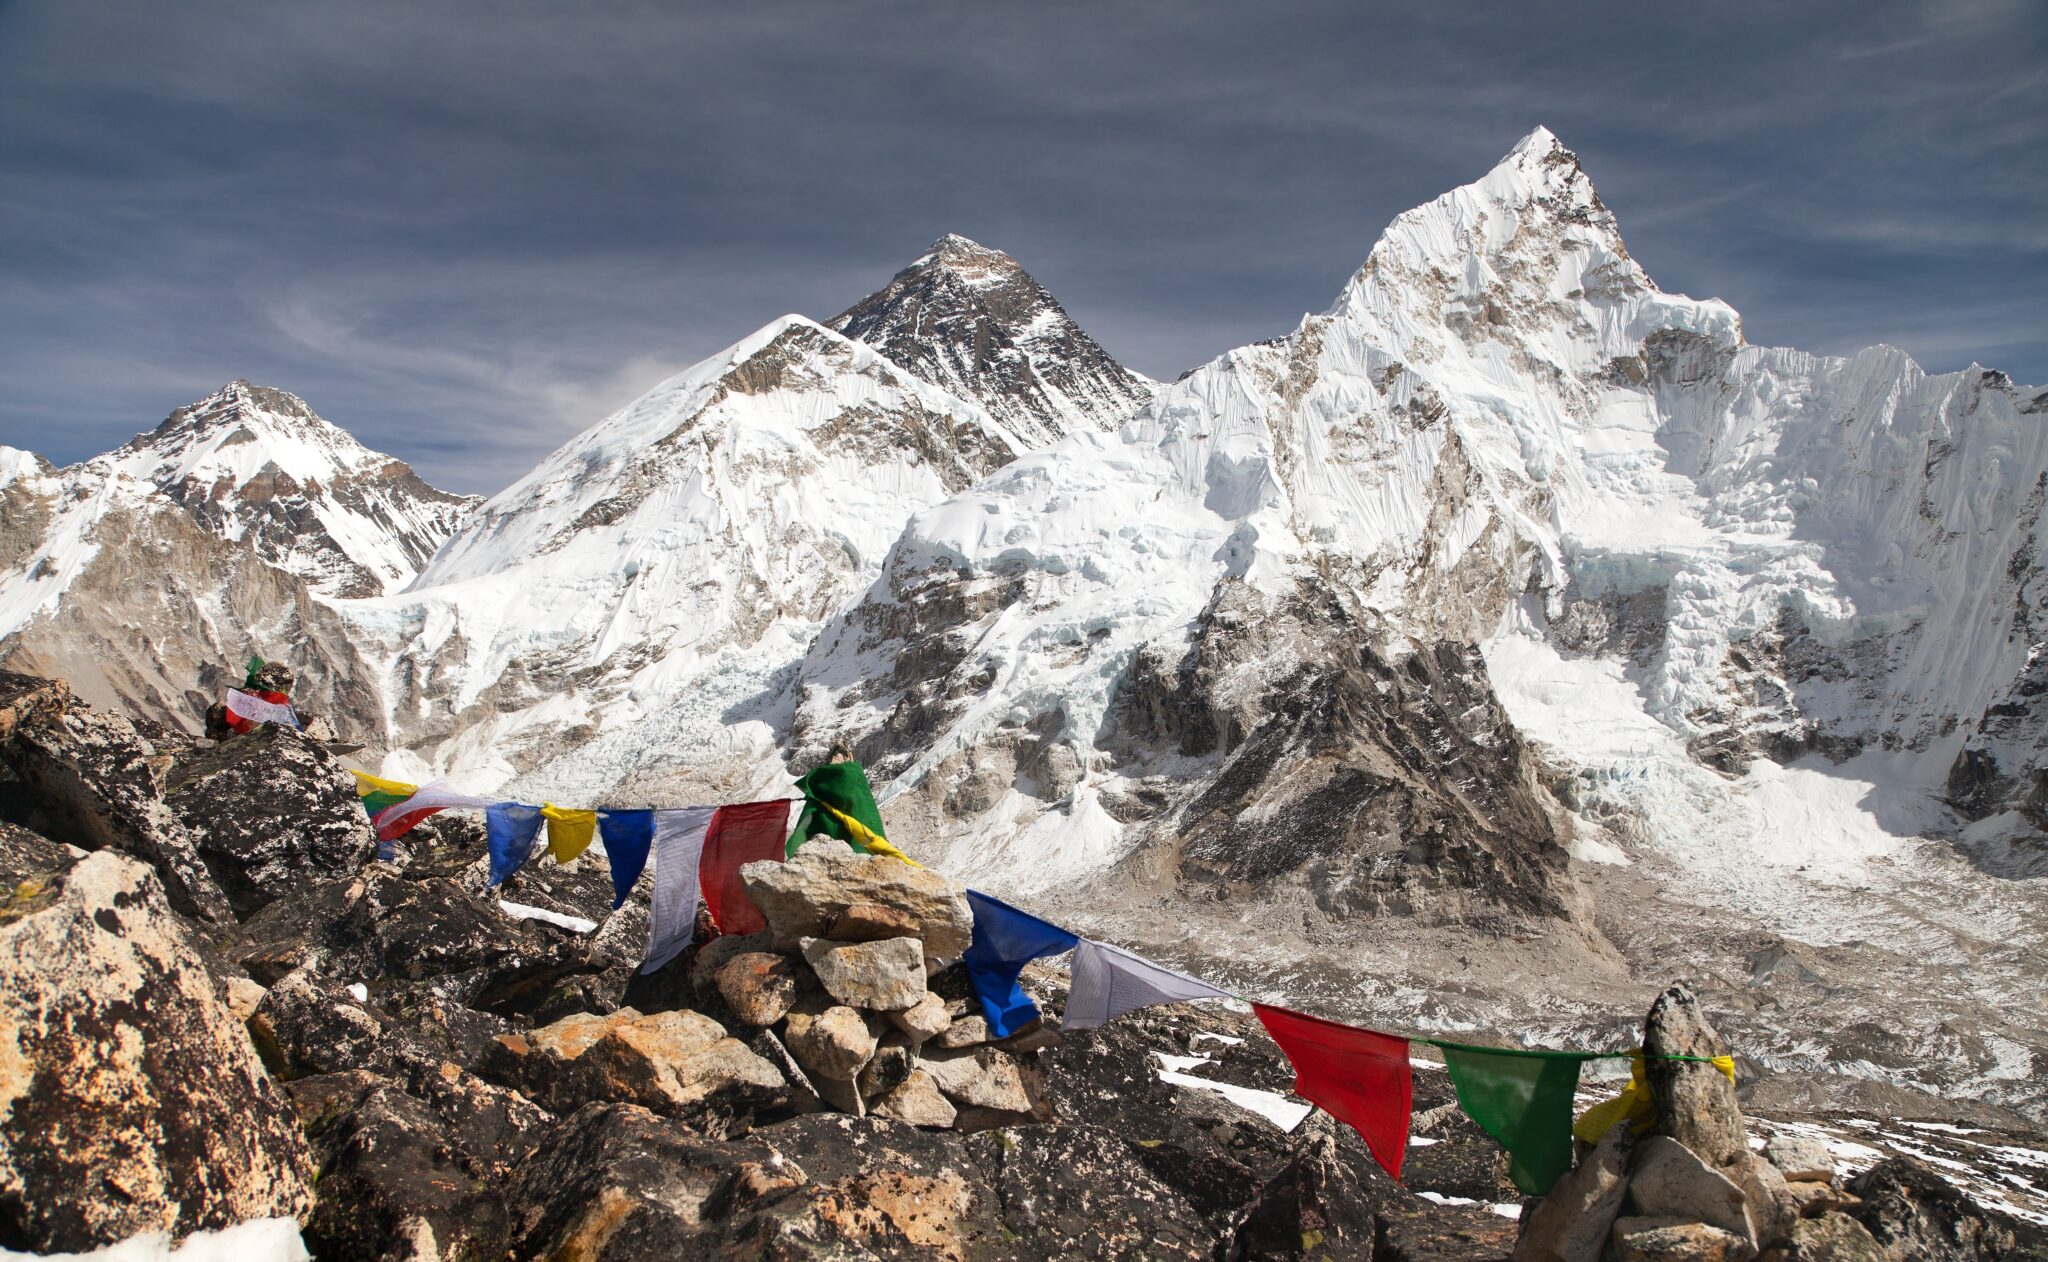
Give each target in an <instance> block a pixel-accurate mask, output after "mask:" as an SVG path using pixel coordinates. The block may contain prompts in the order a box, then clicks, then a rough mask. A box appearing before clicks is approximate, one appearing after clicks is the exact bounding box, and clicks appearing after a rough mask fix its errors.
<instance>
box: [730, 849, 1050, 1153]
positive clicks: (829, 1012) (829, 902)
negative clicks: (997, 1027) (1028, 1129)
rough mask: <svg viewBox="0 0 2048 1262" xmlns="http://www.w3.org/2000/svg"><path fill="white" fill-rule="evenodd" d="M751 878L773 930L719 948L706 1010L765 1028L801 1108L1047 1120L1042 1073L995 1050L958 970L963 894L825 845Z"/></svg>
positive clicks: (959, 1125)
mask: <svg viewBox="0 0 2048 1262" xmlns="http://www.w3.org/2000/svg"><path fill="white" fill-rule="evenodd" d="M740 878H741V880H742V882H743V883H744V884H745V886H746V891H747V895H748V897H749V898H750V899H752V901H753V903H754V905H755V906H756V907H757V908H759V909H760V911H761V915H762V918H763V919H764V920H766V921H767V924H768V927H767V929H766V930H764V931H762V932H760V933H756V934H751V935H747V936H745V937H725V938H719V939H716V940H714V941H712V942H711V943H709V944H707V945H706V946H705V947H704V948H703V949H702V950H700V951H699V952H698V954H697V958H696V959H695V961H694V962H693V964H692V965H691V982H692V985H693V986H694V987H695V988H696V990H697V993H698V995H699V997H700V999H701V1000H703V1001H704V1002H705V1004H706V1005H707V1006H710V1005H711V1004H713V1003H714V1001H715V1002H716V1003H717V1004H720V1005H722V1006H723V1010H724V1015H726V1016H727V1017H729V1019H730V1022H731V1023H732V1024H733V1025H735V1026H737V1027H743V1028H746V1029H749V1030H752V1031H756V1032H757V1033H756V1034H755V1036H754V1043H753V1045H754V1046H756V1047H757V1048H761V1047H765V1048H766V1050H767V1052H768V1054H769V1055H770V1057H771V1058H773V1059H777V1060H781V1061H782V1062H783V1068H784V1070H785V1073H786V1075H787V1076H788V1077H789V1078H790V1080H791V1084H792V1086H793V1088H794V1089H795V1090H796V1092H797V1094H798V1096H799V1097H800V1098H801V1097H805V1096H808V1097H809V1099H810V1100H812V1101H814V1102H815V1107H821V1108H831V1109H836V1110H838V1111H840V1112H844V1113H852V1114H855V1115H856V1116H865V1115H867V1114H869V1113H872V1114H874V1115H876V1116H878V1117H886V1118H892V1119H895V1120H897V1121H901V1122H908V1123H910V1124H912V1125H916V1126H929V1127H951V1128H955V1129H960V1130H982V1129H986V1128H988V1127H992V1126H1001V1125H1006V1124H1009V1123H1013V1122H1019V1121H1028V1120H1031V1119H1032V1118H1033V1117H1034V1116H1036V1115H1038V1114H1039V1113H1040V1112H1041V1110H1040V1108H1039V1102H1038V1100H1037V1099H1036V1098H1035V1097H1034V1094H1033V1091H1032V1080H1031V1076H1030V1075H1029V1074H1028V1073H1027V1072H1026V1070H1025V1067H1024V1066H1023V1064H1022V1063H1021V1062H1020V1061H1019V1060H1018V1059H1017V1057H1016V1056H1014V1055H1012V1054H1011V1052H1010V1051H1009V1050H1005V1048H1003V1047H997V1046H992V1045H991V1044H990V1039H989V1029H988V1024H987V1022H986V1021H985V1020H984V1019H983V1018H982V1016H981V1015H980V1013H979V1010H978V1008H977V1007H976V1006H975V1005H974V1003H973V1001H972V1000H971V999H970V998H969V997H968V996H967V994H966V990H965V987H964V985H961V984H958V982H959V977H958V973H957V970H956V969H950V968H949V965H951V964H953V962H954V961H957V960H958V959H959V957H960V956H961V955H962V954H963V953H964V952H965V951H966V950H967V947H968V944H969V943H970V942H971V941H972V940H973V932H974V917H973V913H972V911H971V910H970V909H969V907H968V904H967V898H966V891H965V890H964V889H963V888H962V887H961V886H959V885H956V884H955V883H953V882H952V881H950V880H948V879H946V878H945V877H943V876H941V875H939V874H938V873H936V872H933V871H931V870H930V869H928V868H918V867H913V866H911V865H910V864H907V863H903V862H901V861H900V860H897V859H893V858H888V857H884V856H880V855H864V854H855V853H853V852H852V851H851V850H849V849H847V848H846V847H845V846H844V845H843V844H841V843H838V842H833V841H830V840H829V839H824V838H820V839H817V840H814V841H813V842H811V843H810V844H809V845H806V846H805V847H804V848H803V849H802V850H801V851H799V852H798V854H797V856H796V857H795V858H794V859H792V860H790V861H789V862H787V863H777V862H772V861H771V862H763V863H750V864H748V865H747V866H746V867H745V868H743V869H741V871H740ZM949 983H951V984H949ZM934 985H937V986H938V987H939V991H935V990H933V989H932V987H933V986H934ZM941 992H948V993H950V994H951V997H950V998H948V997H946V994H943V993H941ZM1008 1046H1009V1047H1011V1048H1014V1047H1015V1046H1016V1044H1015V1043H1011V1044H1009V1045H1008Z"/></svg>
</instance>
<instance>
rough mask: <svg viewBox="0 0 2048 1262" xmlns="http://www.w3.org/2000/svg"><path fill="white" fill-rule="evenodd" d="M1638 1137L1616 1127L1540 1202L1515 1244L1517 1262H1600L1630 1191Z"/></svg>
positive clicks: (1602, 1137)
mask: <svg viewBox="0 0 2048 1262" xmlns="http://www.w3.org/2000/svg"><path fill="white" fill-rule="evenodd" d="M1634 1148H1635V1139H1634V1133H1633V1132H1632V1131H1631V1130H1630V1129H1629V1128H1628V1127H1627V1126H1626V1125H1623V1126H1616V1127H1613V1128H1611V1129H1609V1130H1608V1132H1607V1134H1605V1135H1603V1136H1601V1139H1600V1142H1599V1143H1598V1144H1597V1145H1595V1146H1594V1148H1593V1150H1592V1151H1591V1152H1589V1153H1587V1154H1586V1156H1585V1157H1584V1158H1583V1159H1581V1160H1580V1162H1579V1164H1578V1166H1577V1167H1575V1168H1574V1169H1573V1170H1572V1172H1571V1173H1569V1174H1567V1175H1565V1176H1564V1177H1563V1178H1562V1179H1559V1180H1558V1181H1557V1185H1556V1186H1555V1187H1553V1188H1551V1189H1550V1194H1549V1195H1548V1196H1546V1197H1544V1198H1543V1199H1542V1200H1541V1201H1539V1202H1537V1204H1536V1208H1535V1209H1534V1210H1533V1211H1531V1212H1530V1213H1529V1215H1528V1222H1527V1224H1526V1225H1525V1226H1524V1227H1523V1228H1522V1235H1521V1239H1520V1240H1518V1241H1517V1242H1516V1244H1515V1254H1514V1256H1515V1262H1600V1253H1601V1251H1602V1250H1603V1249H1605V1248H1606V1247H1607V1237H1608V1233H1609V1232H1610V1231H1612V1229H1613V1227H1614V1220H1615V1217H1616V1216H1617V1215H1618V1214H1620V1212H1621V1202H1622V1198H1623V1196H1624V1195H1625V1194H1626V1193H1627V1191H1628V1159H1629V1154H1630V1153H1631V1152H1632V1151H1633V1150H1634Z"/></svg>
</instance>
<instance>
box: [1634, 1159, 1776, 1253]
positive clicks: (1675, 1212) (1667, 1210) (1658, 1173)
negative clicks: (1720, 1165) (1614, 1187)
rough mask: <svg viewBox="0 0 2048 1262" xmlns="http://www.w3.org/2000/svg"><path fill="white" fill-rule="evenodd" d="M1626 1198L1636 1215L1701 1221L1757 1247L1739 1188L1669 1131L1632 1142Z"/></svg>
mask: <svg viewBox="0 0 2048 1262" xmlns="http://www.w3.org/2000/svg"><path fill="white" fill-rule="evenodd" d="M1628 1196H1629V1200H1630V1201H1631V1202H1632V1203H1633V1204H1634V1206H1635V1210H1636V1213H1637V1214H1638V1215H1641V1216H1644V1217H1650V1218H1669V1219H1676V1220H1678V1221H1681V1222H1690V1223H1705V1224H1707V1225H1708V1226H1710V1227H1717V1228H1719V1229H1721V1230H1722V1231H1725V1232H1728V1233H1730V1234H1732V1235H1734V1236H1736V1237H1738V1238H1740V1239H1741V1240H1743V1241H1745V1242H1747V1243H1748V1245H1749V1248H1750V1251H1751V1252H1752V1253H1754V1252H1755V1250H1756V1226H1755V1223H1754V1222H1753V1221H1752V1220H1751V1218H1750V1212H1749V1204H1748V1200H1747V1198H1746V1197H1745V1196H1744V1195H1743V1191H1742V1188H1741V1187H1740V1186H1738V1185H1737V1184H1735V1183H1734V1182H1733V1181H1731V1180H1730V1179H1729V1178H1728V1177H1727V1176H1726V1175H1724V1174H1722V1173H1721V1172H1720V1171H1718V1170H1715V1169H1713V1168H1711V1167H1710V1166H1708V1165H1707V1164H1706V1163H1705V1162H1703V1161H1701V1160H1700V1159H1699V1157H1698V1156H1697V1155H1696V1154H1695V1153H1694V1152H1693V1151H1692V1150H1691V1149H1689V1148H1687V1147H1686V1146H1685V1145H1684V1144H1681V1143H1679V1142H1678V1141H1677V1140H1675V1139H1672V1138H1671V1137H1670V1136H1668V1135H1652V1136H1650V1137H1648V1138H1647V1139H1645V1140H1643V1141H1642V1143H1641V1144H1639V1145H1637V1147H1636V1157H1635V1168H1634V1170H1633V1171H1632V1172H1631V1173H1630V1175H1629V1183H1628ZM1617 1230H1619V1229H1618V1228H1617Z"/></svg>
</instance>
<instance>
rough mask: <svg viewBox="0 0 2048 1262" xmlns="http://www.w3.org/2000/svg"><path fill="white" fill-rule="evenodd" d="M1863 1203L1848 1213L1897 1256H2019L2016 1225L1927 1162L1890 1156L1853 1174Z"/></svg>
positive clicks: (1919, 1261) (1953, 1259) (1921, 1260)
mask: <svg viewBox="0 0 2048 1262" xmlns="http://www.w3.org/2000/svg"><path fill="white" fill-rule="evenodd" d="M1849 1191H1850V1192H1851V1193H1852V1194H1854V1195H1855V1196H1857V1197H1859V1198H1861V1201H1862V1203H1861V1204H1859V1205H1857V1206H1855V1207H1854V1208H1852V1209H1851V1210H1849V1213H1850V1215H1851V1216H1852V1217H1854V1218H1855V1219H1856V1220H1857V1221H1858V1222H1860V1223H1862V1224H1863V1226H1864V1227H1865V1229H1867V1230H1868V1231H1869V1232H1870V1234H1871V1235H1872V1236H1873V1237H1875V1238H1876V1240H1877V1242H1878V1243H1879V1244H1880V1245H1882V1246H1884V1249H1885V1254H1886V1256H1887V1257H1888V1258H1891V1259H1894V1260H1896V1262H1905V1259H1908V1258H1910V1259H1914V1260H1915V1262H1993V1260H1994V1259H2000V1260H2002V1259H2007V1258H2014V1259H2016V1258H2019V1257H2021V1256H2022V1255H2021V1253H2020V1252H2019V1251H2018V1248H2017V1241H2016V1239H2015V1236H2014V1232H2013V1230H2012V1228H2011V1227H2010V1226H2009V1225H2008V1224H2006V1223H2003V1222H2000V1221H1998V1220H1997V1219H1995V1218H1994V1217H1993V1216H1992V1215H1990V1214H1988V1213H1986V1212H1985V1210H1984V1208H1983V1206H1981V1205H1979V1204H1977V1202H1975V1201H1973V1200H1971V1199H1970V1198H1969V1197H1968V1196H1966V1195H1964V1193H1963V1192H1962V1190H1961V1189H1959V1188H1957V1187H1956V1186H1955V1185H1954V1184H1952V1183H1950V1182H1949V1181H1948V1180H1946V1179H1944V1178H1942V1177H1941V1176H1940V1175H1939V1174H1937V1173H1935V1171H1934V1169H1933V1168H1932V1167H1930V1166H1928V1165H1927V1164H1926V1163H1925V1162H1922V1161H1916V1160H1915V1159H1913V1158H1911V1157H1888V1158H1886V1159H1885V1160H1883V1161H1880V1162H1878V1163H1877V1164H1876V1165H1874V1166H1872V1167H1870V1169H1868V1170H1865V1171H1864V1172H1863V1173H1862V1174H1859V1175H1857V1176H1856V1177H1855V1178H1853V1179H1851V1180H1849Z"/></svg>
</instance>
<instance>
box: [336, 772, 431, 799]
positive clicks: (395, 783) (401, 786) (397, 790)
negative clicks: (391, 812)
mask: <svg viewBox="0 0 2048 1262" xmlns="http://www.w3.org/2000/svg"><path fill="white" fill-rule="evenodd" d="M348 773H349V774H350V775H352V776H354V777H355V778H356V796H357V797H368V796H370V795H371V794H372V793H389V794H391V795H393V796H394V797H399V798H409V797H411V796H412V795H413V794H415V793H418V792H419V791H420V786H418V785H416V784H407V783H405V782H404V781H403V780H386V779H385V778H384V777H382V776H373V775H371V774H370V773H369V772H367V771H357V770H356V769H355V768H354V767H350V768H349V769H348Z"/></svg>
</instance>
